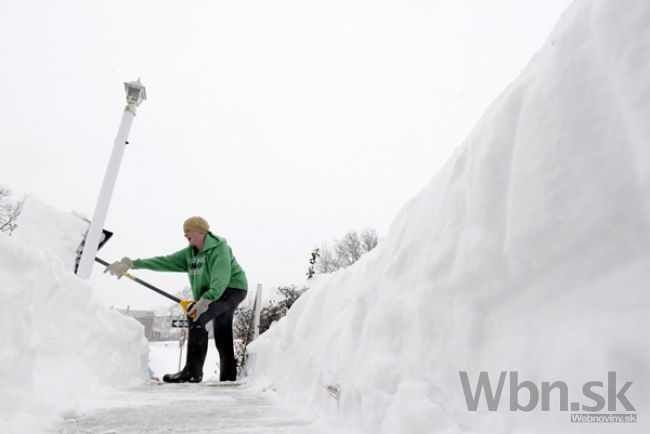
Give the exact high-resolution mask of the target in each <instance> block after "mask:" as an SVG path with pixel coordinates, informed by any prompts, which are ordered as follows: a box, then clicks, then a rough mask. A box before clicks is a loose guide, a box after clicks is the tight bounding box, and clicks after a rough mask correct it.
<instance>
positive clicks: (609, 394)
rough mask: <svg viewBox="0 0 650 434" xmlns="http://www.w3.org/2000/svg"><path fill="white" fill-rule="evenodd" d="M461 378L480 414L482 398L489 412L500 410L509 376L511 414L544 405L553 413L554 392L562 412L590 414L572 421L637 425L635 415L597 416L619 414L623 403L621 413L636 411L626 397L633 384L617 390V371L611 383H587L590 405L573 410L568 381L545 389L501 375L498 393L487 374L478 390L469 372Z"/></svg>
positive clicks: (468, 400)
mask: <svg viewBox="0 0 650 434" xmlns="http://www.w3.org/2000/svg"><path fill="white" fill-rule="evenodd" d="M508 374H509V375H508ZM458 375H459V376H460V383H461V385H462V386H463V393H464V394H465V401H466V403H467V409H468V410H469V411H477V409H478V406H479V402H480V401H481V397H482V396H483V397H485V403H486V404H487V408H488V410H489V411H497V410H498V409H499V404H500V401H501V393H502V392H503V388H504V384H505V382H506V377H508V380H509V383H510V384H509V388H508V389H509V392H510V411H524V412H527V411H533V410H535V409H536V408H537V407H538V406H539V404H540V402H541V408H542V411H551V392H552V391H556V392H555V393H554V395H553V396H554V397H556V399H557V397H559V407H555V408H557V409H558V410H559V411H569V408H570V409H571V411H572V412H579V411H583V412H588V413H574V414H571V421H572V422H636V414H635V413H623V414H615V413H606V414H602V413H601V414H594V413H596V412H600V411H603V410H605V408H607V411H608V412H615V411H617V410H619V406H618V404H619V403H620V405H621V406H622V407H623V408H622V409H620V410H624V411H627V412H633V411H636V409H635V408H634V406H633V405H632V403H631V402H630V401H629V399H628V398H627V396H625V393H626V392H627V391H628V389H629V388H630V386H631V385H632V382H631V381H628V382H626V383H625V384H624V385H623V386H622V387H621V388H620V389H617V385H616V372H614V371H610V372H608V373H607V382H602V381H588V382H587V383H585V384H584V385H583V386H582V394H583V395H584V398H586V400H587V402H577V401H574V402H571V405H570V407H569V386H567V384H566V383H565V382H564V381H554V382H553V383H551V382H548V381H543V382H542V384H541V388H538V387H537V385H536V384H535V383H533V382H532V381H522V382H519V375H518V373H517V372H516V371H511V372H509V373H507V372H501V373H500V374H499V382H498V383H497V386H496V390H494V392H493V388H492V383H491V382H490V377H489V375H488V373H487V372H486V371H481V373H480V374H479V376H478V382H477V383H476V387H474V388H473V389H472V385H471V384H470V380H469V375H468V374H467V372H466V371H460V372H458ZM523 390H526V391H527V392H528V393H527V394H524V396H523V397H522V396H520V393H521V392H522V391H523ZM526 395H527V397H526ZM522 398H523V399H522ZM526 398H527V400H526ZM522 401H523V402H522Z"/></svg>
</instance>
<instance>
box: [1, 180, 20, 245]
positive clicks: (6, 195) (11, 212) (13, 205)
mask: <svg viewBox="0 0 650 434" xmlns="http://www.w3.org/2000/svg"><path fill="white" fill-rule="evenodd" d="M24 205H25V198H23V199H20V200H15V199H13V198H12V197H11V190H9V189H8V188H6V187H3V186H0V232H8V233H9V235H11V233H12V232H13V231H14V230H15V229H16V227H18V216H19V215H20V213H21V212H22V211H23V206H24Z"/></svg>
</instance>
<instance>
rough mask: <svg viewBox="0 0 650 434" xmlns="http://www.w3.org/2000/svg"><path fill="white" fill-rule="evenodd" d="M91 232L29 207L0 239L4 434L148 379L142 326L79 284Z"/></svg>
mask: <svg viewBox="0 0 650 434" xmlns="http://www.w3.org/2000/svg"><path fill="white" fill-rule="evenodd" d="M86 229H87V227H86V225H85V224H84V223H83V222H82V221H81V220H79V219H78V218H76V217H74V216H71V215H68V214H64V213H60V212H57V211H54V210H52V209H50V208H49V207H47V206H46V205H44V204H42V203H39V202H37V201H36V200H33V199H30V200H29V201H28V202H27V204H26V206H25V209H24V211H23V214H22V215H21V218H20V219H19V226H18V229H17V231H16V232H15V233H14V235H13V236H12V237H9V236H7V235H6V234H0V294H1V295H2V303H0V312H1V313H0V328H1V329H2V331H3V332H2V334H1V335H0V385H1V390H2V395H1V396H0V431H2V432H35V431H37V430H40V429H43V430H44V429H47V428H48V426H51V424H53V423H54V422H55V421H56V420H57V419H58V418H60V417H64V416H72V415H74V414H75V411H76V410H77V407H78V405H79V403H80V402H81V400H82V399H85V398H88V397H91V396H94V395H96V394H97V393H99V392H100V391H103V390H107V389H108V388H115V387H124V386H128V385H133V384H137V383H138V382H142V381H144V379H145V378H146V362H147V354H148V347H147V342H146V340H145V339H144V334H143V331H142V327H141V326H140V324H138V323H137V322H135V321H134V320H132V319H129V318H126V317H124V316H123V315H121V314H119V313H118V312H115V311H109V310H106V309H105V308H104V307H103V306H101V305H100V304H99V303H98V302H97V301H96V300H95V299H94V298H93V295H92V288H91V287H90V286H88V285H87V284H86V283H85V282H83V281H81V280H80V279H78V278H77V277H76V276H75V275H74V274H73V273H72V271H71V270H73V269H74V258H75V256H76V255H75V250H76V248H77V247H78V246H79V243H80V241H81V239H82V236H83V233H84V231H85V230H86Z"/></svg>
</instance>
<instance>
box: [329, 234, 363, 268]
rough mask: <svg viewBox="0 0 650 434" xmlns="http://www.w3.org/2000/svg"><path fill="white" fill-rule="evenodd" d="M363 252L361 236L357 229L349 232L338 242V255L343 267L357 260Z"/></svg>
mask: <svg viewBox="0 0 650 434" xmlns="http://www.w3.org/2000/svg"><path fill="white" fill-rule="evenodd" d="M363 253H364V252H363V250H362V249H361V238H359V234H358V233H357V232H356V231H350V232H348V233H347V234H345V236H344V237H343V239H342V240H341V241H338V242H337V243H336V256H337V258H338V262H339V263H340V264H341V266H342V267H343V268H347V267H349V266H350V265H352V264H354V263H355V262H357V261H358V260H359V258H360V257H361V255H362V254H363Z"/></svg>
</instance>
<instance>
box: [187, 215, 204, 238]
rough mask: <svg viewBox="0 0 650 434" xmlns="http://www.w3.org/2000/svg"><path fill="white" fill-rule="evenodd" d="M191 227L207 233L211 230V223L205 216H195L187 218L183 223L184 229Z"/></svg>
mask: <svg viewBox="0 0 650 434" xmlns="http://www.w3.org/2000/svg"><path fill="white" fill-rule="evenodd" d="M190 229H194V230H197V231H199V232H201V233H203V234H207V233H208V231H209V230H210V225H209V224H208V222H207V221H206V220H205V219H204V218H203V217H199V216H194V217H190V218H188V219H187V220H185V223H183V231H188V230H190Z"/></svg>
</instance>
